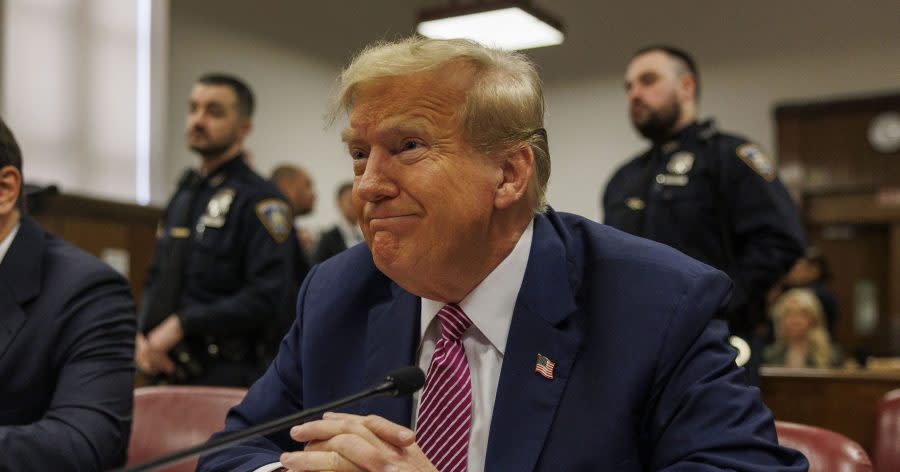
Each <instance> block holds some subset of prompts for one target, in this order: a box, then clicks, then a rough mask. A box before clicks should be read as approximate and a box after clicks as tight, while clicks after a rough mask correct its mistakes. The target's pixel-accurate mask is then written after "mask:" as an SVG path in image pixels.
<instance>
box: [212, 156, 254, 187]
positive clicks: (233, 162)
mask: <svg viewBox="0 0 900 472" xmlns="http://www.w3.org/2000/svg"><path fill="white" fill-rule="evenodd" d="M247 168H248V167H247V163H246V162H244V153H243V152H240V153H238V154H237V155H236V156H234V157H232V158H231V159H229V160H227V161H225V162H224V163H223V164H222V165H220V166H219V167H216V168H215V169H213V171H212V172H210V173H209V174H206V175H205V176H203V177H202V179H203V181H204V182H207V183H208V184H209V186H210V187H218V186H219V185H220V184H221V183H222V182H223V181H224V180H225V179H226V178H227V177H228V176H229V175H231V174H233V173H235V172H237V171H239V170H240V169H247Z"/></svg>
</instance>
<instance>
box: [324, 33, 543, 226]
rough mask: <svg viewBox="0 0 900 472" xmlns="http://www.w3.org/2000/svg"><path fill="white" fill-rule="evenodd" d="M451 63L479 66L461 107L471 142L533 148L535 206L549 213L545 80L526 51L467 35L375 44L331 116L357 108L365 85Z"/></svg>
mask: <svg viewBox="0 0 900 472" xmlns="http://www.w3.org/2000/svg"><path fill="white" fill-rule="evenodd" d="M450 61H463V62H465V63H468V64H471V65H473V66H475V82H474V84H473V85H472V88H471V89H470V90H469V91H468V93H467V94H466V102H465V103H464V104H463V106H462V109H461V110H460V116H461V118H462V120H461V121H462V126H463V136H464V137H465V139H466V141H467V142H468V144H470V145H471V146H472V147H473V148H474V149H475V150H476V151H478V152H480V153H482V154H485V155H494V154H497V153H508V152H515V151H518V150H521V149H524V148H525V147H530V148H531V150H532V152H533V153H534V161H535V165H534V173H533V174H532V177H531V181H530V182H529V185H528V188H529V194H530V197H531V199H532V201H533V202H534V203H533V210H534V211H535V212H536V213H543V212H544V211H545V210H546V207H547V197H546V194H547V182H548V181H549V180H550V151H549V145H548V142H547V132H546V130H545V129H544V94H543V84H542V82H541V79H540V77H539V76H538V73H537V69H536V68H535V66H534V63H532V62H531V61H530V60H529V59H528V58H527V57H525V56H524V55H522V54H520V53H517V52H511V51H501V50H496V49H490V48H487V47H484V46H482V45H480V44H478V43H476V42H474V41H468V40H463V39H452V40H437V39H429V38H422V37H410V38H406V39H401V40H398V41H384V42H378V43H374V44H372V45H369V46H368V47H366V48H365V49H364V50H363V51H362V52H361V53H360V54H358V55H357V56H356V57H355V58H354V59H353V61H351V63H350V65H349V66H347V68H346V69H344V70H343V72H342V73H341V79H340V89H339V91H338V93H337V95H336V97H335V103H334V106H333V108H332V113H331V119H332V121H333V120H334V119H335V118H336V117H337V116H338V115H339V114H340V113H341V112H344V113H347V114H349V113H350V112H351V111H352V109H353V102H354V99H355V94H356V91H357V89H358V87H359V86H360V85H361V84H364V83H367V82H371V81H373V80H376V79H379V78H383V77H395V76H401V75H408V74H415V73H418V72H424V71H427V70H430V69H434V68H436V67H439V66H441V65H444V64H446V63H448V62H450Z"/></svg>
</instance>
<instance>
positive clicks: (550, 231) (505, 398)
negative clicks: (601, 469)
mask: <svg viewBox="0 0 900 472" xmlns="http://www.w3.org/2000/svg"><path fill="white" fill-rule="evenodd" d="M574 272H575V271H573V270H572V269H571V268H570V267H569V265H568V262H567V260H566V248H565V246H564V245H563V242H562V240H561V238H560V236H559V235H558V234H557V232H556V230H555V229H554V227H553V225H552V224H551V223H550V221H549V220H548V218H546V217H543V216H538V217H537V218H536V219H535V225H534V239H533V241H532V249H531V253H530V255H529V258H528V267H527V268H526V270H525V278H524V280H523V282H522V287H521V288H520V290H519V296H518V299H517V300H516V308H515V310H514V312H513V319H512V324H511V325H510V329H509V338H508V340H507V345H506V351H505V353H504V357H503V367H502V370H501V372H500V381H499V384H498V386H497V397H496V399H495V402H494V413H493V417H492V420H491V431H490V434H489V438H488V448H487V457H486V458H485V470H522V471H526V470H533V469H534V468H535V465H536V464H537V461H538V458H539V456H540V453H541V450H542V449H543V445H544V442H545V439H546V437H547V434H548V432H549V431H550V426H551V425H552V423H553V419H554V417H555V415H556V407H557V405H558V404H559V401H560V399H561V397H562V394H563V391H564V390H565V387H566V382H567V380H568V377H569V372H570V369H571V367H572V363H573V361H574V360H575V357H576V354H577V352H578V349H579V347H580V346H581V341H582V333H581V331H580V330H579V329H578V328H577V326H575V325H576V324H577V323H575V322H568V323H566V322H565V321H567V320H570V321H574V320H575V319H577V316H575V317H573V316H572V315H573V314H574V313H575V312H576V303H575V296H574V295H573V293H574V291H575V289H574V287H573V281H572V280H571V278H572V274H573V273H574ZM538 354H541V355H543V356H546V357H547V358H549V359H550V360H552V361H553V362H554V363H555V366H554V368H553V379H552V380H551V379H547V378H545V377H543V376H542V375H540V374H538V373H537V372H535V366H536V363H537V356H538Z"/></svg>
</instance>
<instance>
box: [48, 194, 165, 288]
mask: <svg viewBox="0 0 900 472" xmlns="http://www.w3.org/2000/svg"><path fill="white" fill-rule="evenodd" d="M32 203H33V204H34V208H33V210H32V213H31V214H32V216H33V217H34V218H35V220H37V221H38V222H39V223H40V224H41V225H42V226H43V227H44V229H46V230H47V231H50V232H52V233H54V234H57V235H59V236H60V237H61V238H63V239H65V240H67V241H69V242H71V243H72V244H74V245H76V246H78V247H80V248H82V249H84V250H86V251H87V252H90V253H91V254H94V255H95V256H97V257H102V256H103V253H104V250H107V249H114V250H124V251H127V264H128V271H127V274H125V275H126V277H127V278H128V281H129V284H130V286H131V291H132V294H133V295H134V297H135V300H140V297H141V294H142V291H143V284H144V278H145V277H146V274H147V267H148V266H149V263H150V258H151V256H152V254H153V248H154V246H155V243H156V226H157V223H158V221H159V218H160V216H161V214H162V212H161V210H160V209H158V208H153V207H142V206H138V205H133V204H127V203H117V202H110V201H105V200H98V199H93V198H86V197H81V196H76V195H59V194H52V195H41V196H40V197H39V198H35V199H32Z"/></svg>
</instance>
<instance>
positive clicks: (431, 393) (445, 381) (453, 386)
mask: <svg viewBox="0 0 900 472" xmlns="http://www.w3.org/2000/svg"><path fill="white" fill-rule="evenodd" d="M467 370H468V364H467V363H465V362H462V363H461V364H460V365H459V366H458V367H457V368H455V369H454V370H453V373H454V374H456V376H455V377H453V376H445V377H442V378H440V379H438V378H435V382H434V384H433V385H432V386H431V388H428V385H426V391H425V393H423V394H422V403H423V404H424V405H425V406H423V407H422V409H421V410H420V412H419V417H424V416H426V415H427V413H428V412H430V411H431V410H432V409H434V406H435V405H437V402H433V401H431V400H432V398H434V397H435V395H437V393H436V392H444V391H448V390H462V389H463V388H464V387H465V386H464V385H462V383H463V382H466V381H467V380H468V379H465V378H463V377H462V374H463V373H465V372H466V371H467ZM426 399H427V401H426Z"/></svg>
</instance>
